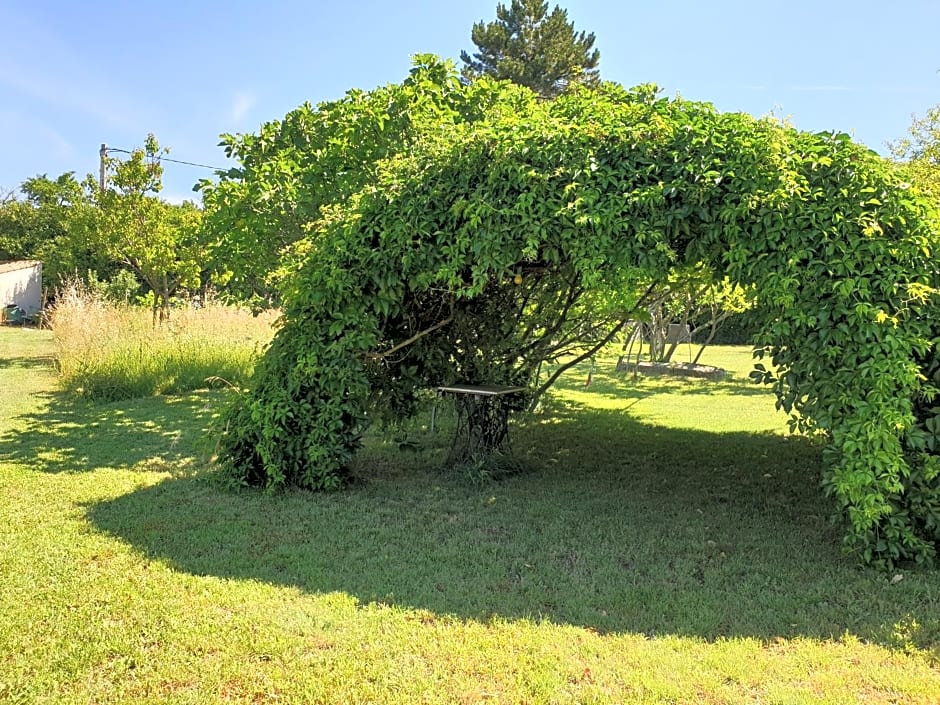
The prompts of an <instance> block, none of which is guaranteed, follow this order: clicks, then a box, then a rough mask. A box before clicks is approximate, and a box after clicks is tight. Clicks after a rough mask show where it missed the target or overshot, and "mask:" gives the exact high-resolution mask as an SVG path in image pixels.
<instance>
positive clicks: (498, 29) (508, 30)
mask: <svg viewBox="0 0 940 705" xmlns="http://www.w3.org/2000/svg"><path fill="white" fill-rule="evenodd" d="M470 36H471V39H472V40H473V43H474V44H476V45H477V48H478V49H479V51H477V52H476V53H475V54H473V56H470V55H469V54H468V53H467V52H465V51H462V52H460V58H461V60H462V61H463V62H464V64H465V66H464V69H463V77H464V78H465V79H467V80H472V79H473V78H476V77H477V76H480V75H483V74H486V75H488V76H492V77H493V78H496V79H499V80H509V81H512V82H513V83H517V84H519V85H522V86H527V87H528V88H531V89H532V90H534V91H535V92H536V93H538V94H539V95H540V96H542V97H543V98H555V97H557V96H558V95H559V94H561V93H562V92H564V91H565V89H567V88H568V86H569V85H570V84H572V83H583V84H587V85H595V84H596V83H597V82H598V70H597V64H598V62H599V61H600V58H601V54H600V52H599V51H598V50H597V49H594V48H593V47H594V34H593V33H592V34H585V33H584V32H575V29H574V23H573V22H568V12H567V10H563V9H562V8H560V7H558V6H557V5H556V6H555V9H554V10H552V12H551V14H549V12H548V3H547V2H542V1H541V0H512V2H511V4H510V5H509V7H506V6H505V5H503V4H498V5H497V6H496V21H495V22H490V23H489V24H484V23H483V21H482V20H481V21H480V22H477V23H476V24H475V25H473V30H472V32H471V34H470Z"/></svg>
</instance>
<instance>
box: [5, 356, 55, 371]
mask: <svg viewBox="0 0 940 705" xmlns="http://www.w3.org/2000/svg"><path fill="white" fill-rule="evenodd" d="M50 364H51V358H48V357H0V370H10V369H20V370H26V369H39V368H43V369H45V368H48V367H49V366H50Z"/></svg>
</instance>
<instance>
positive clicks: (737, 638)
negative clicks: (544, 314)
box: [0, 328, 940, 704]
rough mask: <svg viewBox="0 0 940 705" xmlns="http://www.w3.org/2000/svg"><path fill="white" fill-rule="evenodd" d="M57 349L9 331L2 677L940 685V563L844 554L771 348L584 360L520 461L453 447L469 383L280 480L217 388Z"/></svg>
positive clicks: (535, 694) (285, 698) (522, 435)
mask: <svg viewBox="0 0 940 705" xmlns="http://www.w3.org/2000/svg"><path fill="white" fill-rule="evenodd" d="M52 352H53V351H52V343H51V335H50V334H49V333H48V332H45V331H36V330H30V329H19V328H0V702H10V703H20V702H22V703H34V702H36V703H43V702H48V703H118V702H120V703H125V702H130V703H133V702H141V703H143V702H171V703H215V702H225V703H228V702H232V703H236V702H237V703H268V702H270V703H281V702H285V703H543V702H544V703H632V702H636V703H839V704H842V703H924V704H935V703H938V702H940V571H937V570H933V571H924V570H921V571H910V570H898V571H895V572H893V573H890V574H884V573H881V572H878V571H875V570H871V569H867V568H863V567H860V566H859V565H858V563H857V562H856V561H855V560H854V559H853V558H851V557H847V556H844V555H843V554H842V551H841V545H840V537H841V529H840V527H839V526H838V525H833V524H831V523H830V522H829V520H828V516H829V514H830V512H831V507H830V505H829V504H828V503H827V501H826V500H825V498H824V497H822V496H821V493H820V491H819V489H818V482H819V474H820V469H821V448H820V447H819V446H818V445H816V444H814V443H812V442H810V441H808V440H807V439H805V438H800V437H790V436H789V435H788V434H787V425H786V418H785V416H784V415H782V414H777V413H776V412H775V411H774V398H773V396H772V395H771V394H770V393H769V392H768V391H767V390H765V389H762V388H757V387H754V386H752V385H750V384H748V383H747V382H746V381H745V380H746V375H747V371H748V366H749V364H750V360H749V353H748V351H747V350H746V349H744V348H716V349H714V350H712V351H709V352H708V353H706V358H705V359H704V360H703V361H704V362H712V363H713V364H720V365H722V366H725V367H727V368H728V369H730V370H732V371H733V372H734V377H733V378H732V379H731V380H729V381H726V382H722V383H708V382H701V381H694V380H675V379H672V380H644V379H642V378H641V379H639V380H633V379H632V378H630V377H623V376H618V375H615V374H613V372H612V369H611V368H612V364H613V363H612V361H610V360H606V361H599V365H598V370H597V372H596V374H595V377H594V382H593V384H591V385H590V386H585V384H584V382H585V378H586V374H587V367H583V368H580V369H579V370H577V371H576V372H573V373H572V374H571V375H570V376H569V377H568V379H567V381H566V382H565V384H564V385H563V386H562V387H561V388H560V389H559V390H558V391H557V392H556V394H555V395H554V396H553V397H552V398H551V399H550V400H548V401H547V402H546V403H545V404H544V405H543V408H542V409H541V411H540V412H539V413H537V414H535V415H533V416H532V417H530V418H528V419H525V420H522V421H521V422H520V423H519V424H518V425H517V426H515V427H514V428H513V443H514V449H515V451H516V453H517V454H518V455H519V456H520V457H521V458H522V459H523V462H524V465H525V468H526V469H525V471H524V472H523V473H521V474H519V475H516V476H513V477H510V478H508V479H504V480H502V481H500V482H495V483H474V482H471V481H469V480H468V479H467V478H465V477H455V476H454V475H453V474H452V473H448V472H445V471H442V470H441V469H440V464H441V462H442V460H443V458H444V456H445V455H446V451H447V449H448V443H449V437H448V433H447V431H448V428H449V426H450V424H451V423H452V415H451V414H450V412H449V411H448V410H447V409H446V408H441V409H440V410H439V411H440V412H441V413H440V425H441V427H442V428H441V430H440V431H439V432H437V433H435V434H431V433H430V432H429V431H428V430H427V428H426V420H427V419H426V418H425V419H422V422H421V423H418V424H415V426H414V427H413V428H412V429H411V434H410V440H411V441H412V443H410V444H407V445H406V447H407V448H408V449H409V450H407V451H404V450H399V442H398V441H400V439H396V438H393V437H392V435H391V434H388V435H386V434H382V433H380V432H378V431H376V432H373V433H371V434H370V436H369V437H368V438H367V444H366V448H365V449H364V450H363V452H362V453H361V454H360V456H359V457H358V458H357V460H356V464H355V467H354V468H353V470H354V474H355V482H354V483H353V484H352V485H351V486H350V487H349V488H347V489H346V490H344V491H342V492H337V493H333V494H311V493H306V492H288V493H282V494H277V495H270V496H269V495H264V494H262V493H258V492H255V491H235V490H231V489H228V488H226V487H225V486H223V485H222V484H221V483H220V482H218V481H217V478H216V477H215V476H214V474H213V472H212V470H211V469H210V468H207V467H205V463H204V462H203V461H202V460H201V459H202V458H204V457H205V455H206V453H211V445H212V444H211V442H212V438H211V437H210V436H207V435H206V434H205V433H204V429H205V427H206V425H207V424H208V422H209V421H210V419H211V417H212V415H213V413H214V408H215V404H216V403H217V402H218V400H219V399H220V397H219V394H220V393H219V392H200V393H196V394H192V395H189V396H185V397H161V398H149V399H139V400H134V401H126V402H120V403H109V404H92V403H89V402H87V401H82V400H76V399H73V398H70V397H66V396H64V395H62V394H60V393H58V392H56V378H55V374H54V372H53V370H52V368H51V366H50V362H51V355H52ZM709 356H710V358H711V359H709Z"/></svg>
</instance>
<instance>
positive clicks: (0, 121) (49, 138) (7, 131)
mask: <svg viewBox="0 0 940 705" xmlns="http://www.w3.org/2000/svg"><path fill="white" fill-rule="evenodd" d="M0 132H2V134H3V137H2V138H0V139H2V140H6V139H8V138H9V139H16V140H19V141H20V142H28V143H31V144H36V145H41V147H42V150H43V151H44V152H46V153H47V154H50V155H51V156H53V157H55V158H57V159H63V160H68V159H72V158H73V157H74V156H75V155H76V150H75V146H74V145H73V144H72V143H71V142H69V140H68V139H67V138H66V137H65V136H64V135H63V134H62V133H61V132H59V131H58V130H56V129H55V128H52V127H50V126H49V125H47V124H45V123H44V122H41V121H38V120H37V119H36V118H35V117H28V116H26V115H23V114H21V113H17V112H14V111H11V110H0Z"/></svg>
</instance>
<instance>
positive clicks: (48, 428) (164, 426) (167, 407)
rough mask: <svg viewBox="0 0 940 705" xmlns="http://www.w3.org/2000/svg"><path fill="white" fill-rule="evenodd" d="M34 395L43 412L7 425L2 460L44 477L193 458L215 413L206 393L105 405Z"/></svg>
mask: <svg viewBox="0 0 940 705" xmlns="http://www.w3.org/2000/svg"><path fill="white" fill-rule="evenodd" d="M40 362H41V361H40ZM37 366H38V367H42V366H48V363H47V362H41V364H37ZM36 396H37V397H39V398H40V399H41V400H42V407H43V411H40V412H37V413H32V414H26V415H23V416H20V417H18V418H15V419H12V420H11V422H9V423H7V424H5V426H6V428H7V429H10V430H5V431H4V432H3V433H0V460H8V461H12V462H16V463H21V464H24V465H28V466H29V467H31V468H32V469H34V470H41V471H44V472H84V471H89V470H97V469H99V468H126V467H132V466H134V465H136V464H137V463H140V462H142V461H144V460H152V459H155V458H159V459H162V460H175V459H179V458H182V457H184V456H187V455H189V456H191V455H192V454H193V448H194V446H195V445H197V444H198V443H199V442H200V440H201V439H203V438H204V436H205V431H204V429H205V427H206V425H207V424H208V422H209V419H210V416H211V413H212V412H211V407H210V405H209V403H208V402H207V399H209V398H210V397H208V396H207V395H206V394H205V393H203V394H199V395H189V396H185V397H154V398H147V399H133V400H130V401H122V402H115V403H106V404H100V403H98V404H96V403H93V402H86V401H83V400H80V399H75V398H74V397H71V396H69V395H67V394H63V393H40V394H37V395H36Z"/></svg>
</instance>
